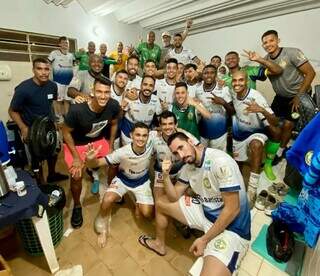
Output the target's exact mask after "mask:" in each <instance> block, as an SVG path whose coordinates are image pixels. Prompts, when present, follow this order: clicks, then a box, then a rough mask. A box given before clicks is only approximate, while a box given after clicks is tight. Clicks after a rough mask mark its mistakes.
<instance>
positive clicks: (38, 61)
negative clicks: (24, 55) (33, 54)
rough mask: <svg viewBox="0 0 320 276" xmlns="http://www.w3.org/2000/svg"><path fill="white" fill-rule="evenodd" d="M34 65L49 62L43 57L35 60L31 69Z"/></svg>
mask: <svg viewBox="0 0 320 276" xmlns="http://www.w3.org/2000/svg"><path fill="white" fill-rule="evenodd" d="M36 63H45V64H50V61H49V60H48V59H47V58H44V57H38V58H35V59H34V60H33V61H32V67H33V68H34V67H35V66H36Z"/></svg>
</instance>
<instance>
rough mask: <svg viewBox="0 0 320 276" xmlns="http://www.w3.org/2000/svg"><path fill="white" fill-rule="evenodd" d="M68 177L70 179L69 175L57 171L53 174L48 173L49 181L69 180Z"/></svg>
mask: <svg viewBox="0 0 320 276" xmlns="http://www.w3.org/2000/svg"><path fill="white" fill-rule="evenodd" d="M67 179H69V176H68V175H64V174H61V173H55V174H53V175H48V177H47V183H52V182H59V181H63V180H67Z"/></svg>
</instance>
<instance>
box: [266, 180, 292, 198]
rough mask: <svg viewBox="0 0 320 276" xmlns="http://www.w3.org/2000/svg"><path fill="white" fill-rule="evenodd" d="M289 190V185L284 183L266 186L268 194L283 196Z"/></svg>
mask: <svg viewBox="0 0 320 276" xmlns="http://www.w3.org/2000/svg"><path fill="white" fill-rule="evenodd" d="M288 191H289V186H287V185H286V184H284V183H281V182H279V183H272V185H271V186H269V187H268V192H269V194H271V195H273V196H276V195H279V196H285V195H286V194H287V193H288Z"/></svg>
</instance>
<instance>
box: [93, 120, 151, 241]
mask: <svg viewBox="0 0 320 276" xmlns="http://www.w3.org/2000/svg"><path fill="white" fill-rule="evenodd" d="M131 138H132V142H131V143H130V144H128V145H126V146H123V147H121V148H119V149H117V150H115V151H114V152H112V153H111V154H108V155H105V156H103V158H99V159H97V154H99V151H100V148H97V147H95V146H93V145H92V146H89V148H88V151H87V165H88V166H89V167H93V168H94V167H101V166H106V165H108V166H110V165H118V166H119V170H118V174H117V176H116V177H114V178H113V179H112V182H111V184H110V186H109V187H108V189H107V192H106V193H105V194H104V197H103V200H102V203H101V207H100V211H99V213H98V215H97V217H96V219H95V223H94V226H95V230H96V232H97V233H98V245H99V246H100V247H104V246H105V245H106V241H107V235H108V234H109V229H110V220H111V210H112V205H113V204H114V203H115V202H119V201H120V200H121V199H122V197H123V196H124V195H125V194H126V193H127V192H128V191H131V192H132V193H133V194H134V196H135V198H136V204H137V208H138V209H139V212H140V213H141V214H142V215H143V216H144V217H146V218H151V217H152V216H153V206H154V200H153V196H152V191H151V187H150V179H149V167H150V160H151V157H152V155H153V143H152V141H151V139H149V127H148V126H147V125H146V124H144V123H141V122H139V123H136V124H134V126H133V128H132V130H131Z"/></svg>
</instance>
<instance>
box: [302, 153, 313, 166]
mask: <svg viewBox="0 0 320 276" xmlns="http://www.w3.org/2000/svg"><path fill="white" fill-rule="evenodd" d="M312 157H313V150H309V151H308V152H307V153H306V154H305V156H304V162H306V164H307V165H308V166H310V165H311V160H312Z"/></svg>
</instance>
